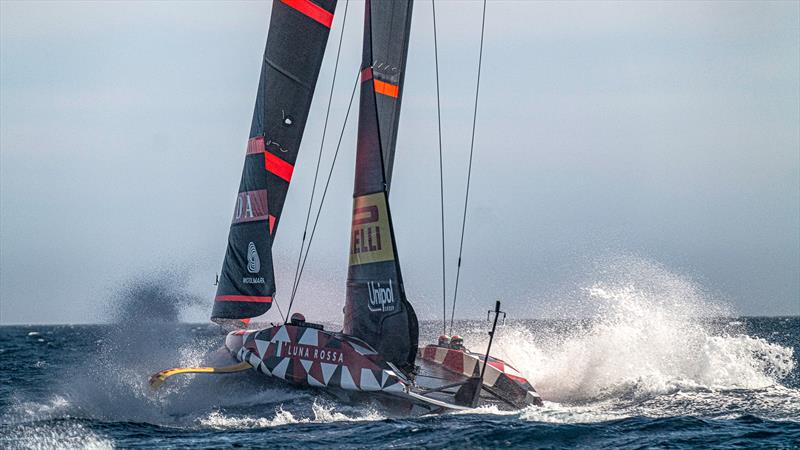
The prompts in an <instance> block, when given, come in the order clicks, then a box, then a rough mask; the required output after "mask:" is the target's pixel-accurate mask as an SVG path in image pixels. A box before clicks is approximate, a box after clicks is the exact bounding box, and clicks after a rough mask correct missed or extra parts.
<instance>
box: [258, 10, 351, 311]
mask: <svg viewBox="0 0 800 450" xmlns="http://www.w3.org/2000/svg"><path fill="white" fill-rule="evenodd" d="M349 4H350V0H347V1H346V2H345V4H344V17H343V18H342V32H341V33H340V34H339V47H338V48H337V49H336V64H335V65H334V67H333V79H332V80H331V90H330V93H329V94H328V108H327V109H326V111H325V125H323V126H322V140H321V141H320V143H319V153H318V155H317V168H316V169H315V170H314V184H312V187H311V198H310V199H309V200H308V211H307V212H306V224H305V226H303V239H302V241H301V242H300V253H298V254H297V265H296V266H295V268H294V281H292V286H295V285H296V284H297V279H298V277H299V274H300V259H301V258H302V257H303V249H304V248H305V245H306V233H307V232H308V222H309V219H310V218H311V206H312V205H313V204H314V193H315V192H316V190H317V177H318V176H319V166H320V163H321V162H322V149H323V148H324V146H325V135H326V134H327V131H328V118H329V117H330V114H331V104H332V103H333V88H334V86H335V85H336V74H337V73H338V72H339V56H340V55H341V53H342V40H343V39H344V30H345V25H347V6H348V5H349ZM291 298H292V299H294V288H292V297H291ZM273 300H274V299H273ZM291 308H292V306H291V303H289V309H291ZM278 311H279V312H280V307H278ZM287 317H288V312H287ZM281 318H282V319H283V320H284V322H285V321H286V317H283V313H281Z"/></svg>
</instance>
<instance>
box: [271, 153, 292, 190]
mask: <svg viewBox="0 0 800 450" xmlns="http://www.w3.org/2000/svg"><path fill="white" fill-rule="evenodd" d="M264 165H265V166H266V169H267V172H270V173H273V174H275V175H277V176H278V177H280V178H282V179H283V180H284V181H286V182H287V183H288V182H290V181H291V180H292V172H294V166H293V165H291V164H289V163H288V162H286V161H284V160H282V159H280V158H278V157H277V156H275V155H273V154H272V153H270V152H265V153H264Z"/></svg>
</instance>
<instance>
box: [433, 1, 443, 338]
mask: <svg viewBox="0 0 800 450" xmlns="http://www.w3.org/2000/svg"><path fill="white" fill-rule="evenodd" d="M431 11H432V12H433V55H434V60H435V61H436V64H435V66H436V123H437V125H438V131H439V200H440V208H441V213H442V334H447V278H446V274H447V270H446V265H445V252H444V242H445V239H444V169H443V166H442V107H441V105H440V103H439V45H438V44H437V40H436V0H431Z"/></svg>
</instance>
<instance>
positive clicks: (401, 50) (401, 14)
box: [365, 0, 414, 190]
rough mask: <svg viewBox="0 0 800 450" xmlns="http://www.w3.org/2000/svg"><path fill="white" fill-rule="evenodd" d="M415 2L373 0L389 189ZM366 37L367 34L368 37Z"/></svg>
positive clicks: (380, 120)
mask: <svg viewBox="0 0 800 450" xmlns="http://www.w3.org/2000/svg"><path fill="white" fill-rule="evenodd" d="M413 4H414V3H413V2H412V1H410V0H404V1H388V2H387V1H374V2H371V5H370V9H371V14H370V19H371V25H370V30H371V40H372V76H373V79H374V88H375V93H376V94H378V95H376V96H375V105H376V107H377V111H378V128H379V131H380V139H381V149H382V150H383V167H384V174H385V176H386V185H387V190H389V187H390V186H391V184H392V167H393V166H394V149H395V144H396V143H397V125H398V122H399V120H400V101H401V99H402V96H403V81H404V79H405V73H406V59H407V56H408V42H409V36H410V31H411V9H412V6H413ZM365 39H366V38H365Z"/></svg>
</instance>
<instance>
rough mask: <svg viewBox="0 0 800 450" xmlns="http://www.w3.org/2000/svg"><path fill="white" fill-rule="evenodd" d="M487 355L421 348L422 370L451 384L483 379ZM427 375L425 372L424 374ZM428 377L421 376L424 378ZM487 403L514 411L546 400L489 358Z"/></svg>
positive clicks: (503, 364)
mask: <svg viewBox="0 0 800 450" xmlns="http://www.w3.org/2000/svg"><path fill="white" fill-rule="evenodd" d="M484 359H486V357H485V355H481V354H478V353H473V352H470V351H469V350H466V349H458V350H456V349H451V348H447V347H440V346H438V345H427V346H425V347H422V348H420V349H419V352H418V353H417V361H418V362H419V364H420V367H421V368H423V369H428V370H430V371H431V372H432V373H434V374H435V375H433V376H435V377H437V378H443V379H444V380H447V381H450V382H457V381H460V380H466V379H469V378H472V377H479V376H480V374H481V368H482V367H483V361H484ZM423 374H424V372H423ZM422 378H424V377H422V376H421V377H420V379H422ZM481 396H482V399H484V400H483V402H490V401H499V402H503V403H506V404H508V405H510V406H512V407H514V408H524V407H526V406H530V405H536V406H541V405H542V398H541V397H540V396H539V394H538V393H537V392H536V389H534V388H533V386H531V384H530V383H529V382H528V380H527V379H525V377H523V376H522V374H521V373H519V371H517V369H515V368H514V367H513V366H511V365H510V364H508V363H506V362H505V361H503V360H501V359H498V358H493V357H491V356H489V361H488V363H487V364H486V374H485V376H484V378H483V386H482V393H481Z"/></svg>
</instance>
